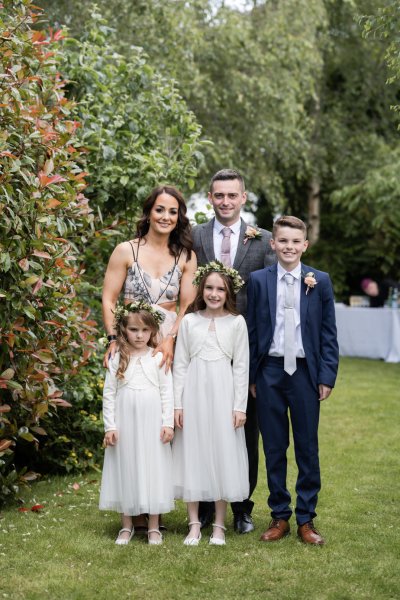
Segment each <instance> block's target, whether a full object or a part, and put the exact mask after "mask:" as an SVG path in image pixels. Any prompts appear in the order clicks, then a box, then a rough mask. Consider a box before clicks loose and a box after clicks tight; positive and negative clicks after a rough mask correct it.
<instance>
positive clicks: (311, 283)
mask: <svg viewBox="0 0 400 600" xmlns="http://www.w3.org/2000/svg"><path fill="white" fill-rule="evenodd" d="M304 283H305V284H306V286H307V289H306V295H307V294H308V292H309V291H310V290H312V289H313V288H314V287H315V286H316V285H317V283H318V281H317V280H316V279H315V275H314V273H313V272H312V271H310V272H309V273H306V274H305V276H304Z"/></svg>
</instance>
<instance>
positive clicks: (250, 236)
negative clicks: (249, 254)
mask: <svg viewBox="0 0 400 600" xmlns="http://www.w3.org/2000/svg"><path fill="white" fill-rule="evenodd" d="M260 239H261V231H260V230H259V229H258V227H252V226H251V225H248V226H247V228H246V231H245V232H244V239H243V244H247V242H248V241H249V240H260Z"/></svg>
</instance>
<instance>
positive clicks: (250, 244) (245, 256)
mask: <svg viewBox="0 0 400 600" xmlns="http://www.w3.org/2000/svg"><path fill="white" fill-rule="evenodd" d="M246 227H247V223H246V222H245V221H243V219H241V226H240V235H239V243H238V247H237V251H236V256H235V261H234V263H233V265H232V266H233V268H234V269H236V270H237V271H239V274H240V276H241V277H242V278H243V279H244V281H245V285H244V286H243V287H242V289H241V290H240V292H239V293H238V295H237V297H236V305H237V308H238V310H239V312H240V313H241V314H242V315H243V316H245V314H246V307H247V290H246V288H247V280H248V278H249V276H250V273H252V272H253V271H258V269H263V268H264V267H269V266H270V265H272V264H274V263H275V262H276V256H275V253H274V252H273V250H272V248H271V246H270V243H269V240H270V239H271V233H270V232H269V231H266V230H265V229H260V232H261V239H260V238H258V239H256V238H254V239H252V240H247V242H246V243H245V244H244V243H243V242H244V234H245V231H246ZM213 231H214V219H211V221H209V222H208V223H204V224H203V225H196V226H195V227H194V228H193V230H192V237H193V250H194V251H195V253H196V256H197V262H198V264H199V265H205V264H206V263H208V262H210V261H212V260H215V254H214V240H213Z"/></svg>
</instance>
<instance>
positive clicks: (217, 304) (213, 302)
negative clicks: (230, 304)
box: [203, 273, 226, 312]
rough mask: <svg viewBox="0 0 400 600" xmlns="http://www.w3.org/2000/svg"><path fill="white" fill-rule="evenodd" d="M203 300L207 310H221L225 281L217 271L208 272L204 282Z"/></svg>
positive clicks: (223, 303)
mask: <svg viewBox="0 0 400 600" xmlns="http://www.w3.org/2000/svg"><path fill="white" fill-rule="evenodd" d="M203 300H204V302H205V303H206V306H207V308H208V310H210V311H216V312H222V311H223V309H224V306H225V302H226V288H225V282H224V280H223V279H222V277H221V276H220V275H218V273H210V275H209V276H208V277H207V279H206V282H205V284H204V291H203Z"/></svg>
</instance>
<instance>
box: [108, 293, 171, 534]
mask: <svg viewBox="0 0 400 600" xmlns="http://www.w3.org/2000/svg"><path fill="white" fill-rule="evenodd" d="M162 318H163V317H162V313H160V312H158V311H157V310H155V309H154V308H153V307H151V306H150V305H149V304H147V303H146V302H144V301H142V300H140V301H137V302H132V303H131V304H128V305H126V306H120V307H118V308H117V309H116V310H115V327H116V331H117V339H118V347H119V352H117V353H116V354H115V356H114V357H113V358H112V359H111V360H110V364H109V370H108V372H107V375H106V381H105V385H104V392H103V419H104V429H105V436H104V446H105V448H106V450H105V456H104V466H103V475H102V480H101V491H100V509H102V510H114V511H117V512H119V513H121V516H122V529H121V530H120V532H119V534H118V537H117V540H116V542H115V543H116V544H119V545H125V544H127V543H128V542H129V541H130V540H131V539H132V537H133V535H134V532H135V530H134V527H133V524H132V516H135V515H140V514H143V513H148V514H149V529H148V541H149V544H160V543H161V542H162V535H161V533H160V531H159V515H160V513H167V512H169V511H171V510H172V509H173V508H174V497H173V487H172V456H171V446H170V444H169V442H170V441H171V440H172V438H173V435H174V429H173V427H174V423H173V386H172V376H171V372H169V373H167V374H166V373H165V369H160V362H161V360H162V354H161V353H157V354H156V355H155V356H152V352H153V348H154V347H155V345H156V336H157V333H158V323H159V322H160V321H161V320H162Z"/></svg>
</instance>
